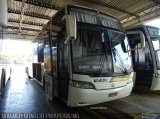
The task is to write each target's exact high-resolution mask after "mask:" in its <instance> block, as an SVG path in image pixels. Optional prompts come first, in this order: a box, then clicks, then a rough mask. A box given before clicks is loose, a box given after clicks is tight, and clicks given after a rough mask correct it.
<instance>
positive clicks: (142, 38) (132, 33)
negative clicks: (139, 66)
mask: <svg viewBox="0 0 160 119" xmlns="http://www.w3.org/2000/svg"><path fill="white" fill-rule="evenodd" d="M129 35H133V37H136V35H139V39H140V45H139V47H138V48H132V49H131V50H129V51H133V50H137V49H143V48H145V36H144V33H143V32H142V31H127V36H129ZM133 39H134V38H133ZM129 40H130V39H129Z"/></svg>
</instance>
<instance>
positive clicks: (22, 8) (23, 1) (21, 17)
mask: <svg viewBox="0 0 160 119" xmlns="http://www.w3.org/2000/svg"><path fill="white" fill-rule="evenodd" d="M24 4H25V0H22V5H21V15H20V22H19V33H20V32H21V27H22V21H23V14H24Z"/></svg>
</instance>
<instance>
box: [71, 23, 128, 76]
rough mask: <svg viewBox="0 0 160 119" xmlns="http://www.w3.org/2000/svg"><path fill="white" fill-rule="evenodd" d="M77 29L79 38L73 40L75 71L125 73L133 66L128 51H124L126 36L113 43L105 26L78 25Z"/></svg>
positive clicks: (98, 73)
mask: <svg viewBox="0 0 160 119" xmlns="http://www.w3.org/2000/svg"><path fill="white" fill-rule="evenodd" d="M77 29H78V30H77V39H76V40H75V41H72V55H73V56H72V57H73V72H74V73H80V74H87V75H90V76H111V75H113V74H115V73H121V74H124V71H126V70H128V68H129V67H131V61H130V58H129V57H128V53H124V52H123V51H122V48H121V43H122V42H123V41H124V40H125V37H124V39H123V40H122V39H121V40H119V41H118V42H114V40H113V41H112V43H111V41H110V38H109V37H108V32H107V30H106V29H105V28H97V27H95V28H94V27H93V28H91V27H86V26H85V27H84V26H82V25H81V26H80V25H78V27H77ZM117 38H119V37H117ZM115 40H117V39H115ZM126 42H127V41H126ZM111 44H112V45H111ZM113 49H114V50H113ZM120 57H121V58H120ZM122 62H123V63H122ZM122 65H123V67H122Z"/></svg>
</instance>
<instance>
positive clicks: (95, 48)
mask: <svg viewBox="0 0 160 119" xmlns="http://www.w3.org/2000/svg"><path fill="white" fill-rule="evenodd" d="M67 10H68V11H67V13H68V14H69V15H71V16H74V17H75V19H76V27H77V31H76V32H77V34H76V35H77V36H76V39H74V40H73V39H69V40H70V42H69V43H68V47H69V48H68V49H69V50H70V51H69V56H71V57H69V58H70V59H69V60H70V61H69V65H70V68H69V70H70V72H71V73H70V79H69V88H68V101H67V104H68V105H69V106H86V105H93V104H97V103H102V102H106V101H110V100H115V99H119V98H122V97H126V96H128V95H129V94H130V93H131V91H132V87H133V76H134V74H133V70H132V64H131V56H130V48H129V47H128V40H127V37H126V34H125V33H124V31H123V29H122V27H121V24H120V22H119V20H118V19H116V18H114V17H112V16H109V15H106V14H102V13H98V12H96V11H93V10H89V9H85V8H81V7H68V9H67ZM66 27H67V26H66Z"/></svg>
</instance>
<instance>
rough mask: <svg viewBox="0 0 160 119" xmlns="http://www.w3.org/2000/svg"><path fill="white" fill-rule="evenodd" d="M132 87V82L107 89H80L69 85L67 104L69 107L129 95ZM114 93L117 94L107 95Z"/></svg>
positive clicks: (92, 103)
mask: <svg viewBox="0 0 160 119" xmlns="http://www.w3.org/2000/svg"><path fill="white" fill-rule="evenodd" d="M132 88H133V82H131V83H129V84H127V85H126V86H124V87H119V88H115V89H107V90H95V89H81V88H76V87H72V86H70V89H69V90H70V92H69V96H68V102H67V105H68V106H71V107H79V106H87V105H94V104H98V103H103V102H107V101H111V100H115V99H119V98H123V97H126V96H128V95H130V93H131V91H132ZM112 93H116V94H117V95H114V96H109V94H112Z"/></svg>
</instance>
